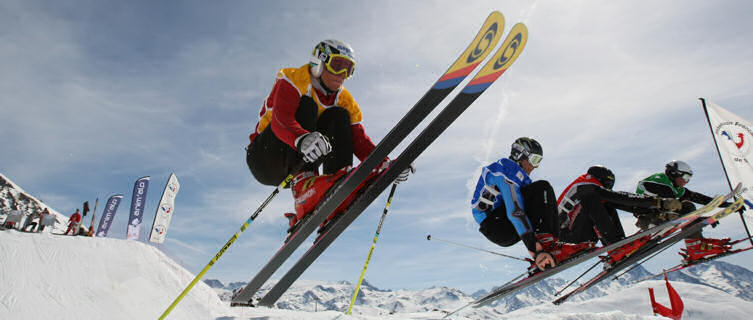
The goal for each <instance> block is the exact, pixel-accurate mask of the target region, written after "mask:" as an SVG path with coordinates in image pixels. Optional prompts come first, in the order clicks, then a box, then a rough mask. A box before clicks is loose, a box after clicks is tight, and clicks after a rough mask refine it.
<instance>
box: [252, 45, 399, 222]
mask: <svg viewBox="0 0 753 320" xmlns="http://www.w3.org/2000/svg"><path fill="white" fill-rule="evenodd" d="M355 67H356V59H355V55H354V51H353V49H352V48H351V46H350V45H349V44H347V43H345V42H342V41H338V40H324V41H322V42H319V43H318V44H317V45H316V46H315V47H314V50H313V52H312V55H311V58H310V61H309V63H307V64H305V65H303V66H301V67H298V68H284V69H281V70H280V71H279V72H278V73H277V78H276V79H275V82H274V86H273V87H272V91H271V92H270V94H269V96H268V97H267V98H266V99H265V100H264V103H263V104H262V107H261V111H260V113H259V121H258V122H257V124H256V127H255V129H254V132H253V133H252V134H251V135H250V137H249V139H250V144H249V145H248V147H247V148H246V151H247V152H246V163H247V164H248V168H249V170H250V171H251V173H252V174H253V176H254V178H255V179H256V180H257V181H259V182H260V183H262V184H264V185H273V186H274V185H279V184H280V183H281V182H282V180H283V179H285V177H286V176H288V175H289V174H295V177H294V179H293V182H292V185H291V189H292V192H293V198H294V199H295V209H296V214H295V215H293V214H286V217H288V218H289V220H290V221H289V223H290V226H291V228H292V227H293V226H294V225H295V224H296V223H297V221H299V220H300V219H302V218H303V217H304V216H305V215H306V214H307V213H309V212H310V211H312V210H313V209H314V208H315V207H316V205H317V204H318V203H319V201H320V200H321V199H322V198H323V197H324V195H325V192H326V191H327V190H328V189H329V188H330V187H331V186H332V185H333V184H334V183H335V182H336V181H337V180H338V179H339V178H341V177H342V176H343V175H344V174H345V173H347V170H348V169H349V167H350V166H352V164H353V155H355V156H356V157H357V158H358V159H359V160H363V159H365V158H366V157H367V156H368V155H369V154H370V153H371V152H372V151H373V150H374V148H375V145H374V143H373V142H372V141H371V138H369V136H368V135H367V134H366V131H365V129H364V126H363V125H362V124H361V121H362V120H363V118H362V114H361V110H360V108H359V106H358V103H356V101H355V99H354V98H353V96H352V95H351V94H350V92H349V91H348V90H347V89H345V88H344V87H343V83H344V82H345V80H346V79H349V78H350V77H352V76H353V73H354V71H355ZM302 162H305V165H304V166H303V168H302V169H301V170H300V171H298V172H292V171H293V170H295V169H296V168H298V167H299V164H300V163H302ZM320 164H321V165H322V166H323V173H324V175H323V176H318V167H319V165H320ZM380 167H382V168H383V167H384V166H380ZM411 171H412V166H411V167H410V168H408V169H406V170H405V171H404V172H403V173H401V175H400V176H399V177H398V178H397V179H396V182H402V181H405V180H406V179H407V178H408V174H409V173H410V172H411Z"/></svg>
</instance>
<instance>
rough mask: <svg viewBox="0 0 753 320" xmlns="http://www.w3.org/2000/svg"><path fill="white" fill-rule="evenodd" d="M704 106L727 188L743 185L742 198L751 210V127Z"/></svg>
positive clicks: (715, 107)
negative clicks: (726, 180)
mask: <svg viewBox="0 0 753 320" xmlns="http://www.w3.org/2000/svg"><path fill="white" fill-rule="evenodd" d="M704 106H705V109H706V115H707V116H708V119H709V125H710V126H711V131H712V133H713V136H714V141H715V142H716V146H717V148H718V149H719V156H720V157H721V159H722V164H723V165H724V170H725V172H726V173H727V178H728V179H729V182H730V185H732V186H734V185H737V184H738V183H742V184H743V192H742V193H741V195H742V196H743V198H745V205H746V206H747V207H748V209H753V202H751V200H753V164H751V161H753V125H751V123H750V122H749V121H747V120H745V119H743V118H740V116H738V115H736V114H734V113H732V112H729V111H727V110H726V109H724V108H722V107H720V106H718V105H716V104H714V103H711V102H705V103H704Z"/></svg>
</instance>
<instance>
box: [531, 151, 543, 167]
mask: <svg viewBox="0 0 753 320" xmlns="http://www.w3.org/2000/svg"><path fill="white" fill-rule="evenodd" d="M541 160H544V157H543V156H541V155H540V154H535V153H531V154H529V155H528V162H530V163H531V165H532V166H533V167H534V168H538V167H539V164H541Z"/></svg>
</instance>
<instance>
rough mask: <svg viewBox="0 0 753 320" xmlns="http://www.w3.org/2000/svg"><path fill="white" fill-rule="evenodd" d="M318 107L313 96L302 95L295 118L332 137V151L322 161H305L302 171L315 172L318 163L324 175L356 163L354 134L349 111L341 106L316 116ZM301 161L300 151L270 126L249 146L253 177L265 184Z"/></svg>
mask: <svg viewBox="0 0 753 320" xmlns="http://www.w3.org/2000/svg"><path fill="white" fill-rule="evenodd" d="M317 113H318V107H317V105H316V103H315V102H314V100H313V99H311V97H308V96H303V97H301V100H300V104H299V106H298V110H297V111H296V113H295V120H296V121H297V122H298V123H299V124H300V125H301V127H303V128H304V129H306V130H308V131H309V132H313V131H318V132H319V133H321V134H323V135H324V136H326V137H327V138H328V139H329V143H330V144H331V145H332V152H330V153H329V154H327V155H326V156H324V157H323V160H320V161H317V162H316V163H313V164H306V165H304V166H303V169H302V170H301V171H316V170H318V166H319V164H322V165H323V167H324V174H331V173H334V172H336V171H337V170H340V169H341V168H343V167H345V166H350V165H353V133H352V130H351V127H350V114H349V113H348V111H347V110H345V109H343V108H340V107H330V108H328V109H327V110H325V111H324V112H323V113H322V114H321V115H319V116H317ZM300 163H303V157H302V156H301V154H300V153H298V151H296V150H295V149H293V148H292V147H290V146H289V145H288V144H286V143H285V142H283V141H282V140H280V139H279V138H277V136H276V135H275V134H274V132H273V131H272V128H271V125H270V126H268V127H267V128H266V129H264V131H263V132H262V133H261V134H259V135H258V136H257V137H256V138H255V139H254V142H252V143H251V144H249V145H248V147H247V148H246V164H248V168H249V170H251V174H253V176H254V178H255V179H256V180H257V181H259V182H260V183H262V184H264V185H269V186H276V185H279V184H280V183H281V182H282V180H283V179H285V177H287V175H288V174H291V173H292V174H295V173H297V172H292V171H293V170H294V168H296V167H297V166H298V165H299V164H300Z"/></svg>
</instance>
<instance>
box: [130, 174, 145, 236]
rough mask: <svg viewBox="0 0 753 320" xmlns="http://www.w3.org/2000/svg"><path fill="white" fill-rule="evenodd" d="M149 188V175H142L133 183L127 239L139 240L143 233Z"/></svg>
mask: <svg viewBox="0 0 753 320" xmlns="http://www.w3.org/2000/svg"><path fill="white" fill-rule="evenodd" d="M148 189H149V177H148V176H146V177H141V178H139V179H138V180H136V183H135V184H134V185H133V195H132V196H131V215H130V216H129V217H128V230H127V233H126V239H128V240H138V239H139V234H141V220H143V219H144V206H145V205H146V191H147V190H148Z"/></svg>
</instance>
